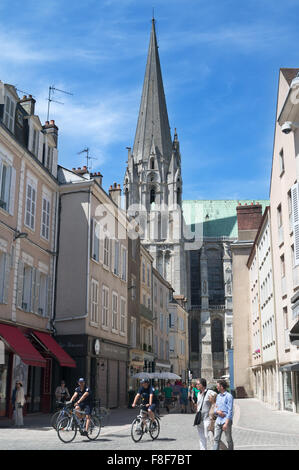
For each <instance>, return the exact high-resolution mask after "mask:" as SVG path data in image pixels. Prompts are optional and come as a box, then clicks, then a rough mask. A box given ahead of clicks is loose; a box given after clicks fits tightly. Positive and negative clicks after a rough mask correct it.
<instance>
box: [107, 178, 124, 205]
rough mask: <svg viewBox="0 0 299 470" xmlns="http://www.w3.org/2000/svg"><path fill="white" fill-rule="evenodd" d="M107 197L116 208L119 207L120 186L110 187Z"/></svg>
mask: <svg viewBox="0 0 299 470" xmlns="http://www.w3.org/2000/svg"><path fill="white" fill-rule="evenodd" d="M109 196H110V198H111V199H112V201H113V202H115V204H116V205H117V206H118V207H121V187H120V184H116V183H114V184H113V186H112V185H111V186H110V188H109Z"/></svg>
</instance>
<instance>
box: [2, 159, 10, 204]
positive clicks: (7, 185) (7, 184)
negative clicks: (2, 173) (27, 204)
mask: <svg viewBox="0 0 299 470" xmlns="http://www.w3.org/2000/svg"><path fill="white" fill-rule="evenodd" d="M10 181H11V166H7V167H6V181H5V192H4V201H5V203H6V206H5V209H6V210H7V212H8V210H9V197H10Z"/></svg>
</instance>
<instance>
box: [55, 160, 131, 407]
mask: <svg viewBox="0 0 299 470" xmlns="http://www.w3.org/2000/svg"><path fill="white" fill-rule="evenodd" d="M58 177H59V183H60V188H59V190H60V230H59V257H58V269H57V286H58V287H59V288H58V289H57V294H56V316H55V326H56V329H57V333H58V335H59V340H60V342H61V344H63V346H64V347H65V349H66V350H67V351H69V352H70V354H71V355H72V357H74V358H75V360H76V363H77V371H76V376H74V375H72V376H69V377H67V378H68V380H69V382H70V383H73V384H75V383H76V380H77V379H78V377H79V376H82V377H85V378H86V380H87V382H88V384H89V386H91V388H92V389H93V390H94V394H95V397H96V398H100V399H101V403H102V404H103V405H104V406H108V407H110V408H114V407H117V406H120V405H125V404H126V402H127V366H128V361H129V355H128V349H129V345H128V321H127V294H128V290H127V287H128V279H127V277H128V272H127V271H128V266H127V265H128V255H127V253H128V237H127V231H126V217H125V215H124V214H123V212H122V211H121V210H120V209H119V207H118V204H117V203H118V201H119V197H120V188H119V187H118V186H117V185H115V186H114V187H111V188H110V194H109V195H108V194H107V193H106V192H105V191H104V189H103V188H102V186H101V183H102V175H100V174H90V173H89V172H88V170H87V168H86V167H85V168H83V169H82V170H81V169H78V170H75V169H73V171H70V170H66V169H65V168H62V167H59V170H58Z"/></svg>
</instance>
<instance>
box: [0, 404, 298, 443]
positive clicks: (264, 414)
mask: <svg viewBox="0 0 299 470" xmlns="http://www.w3.org/2000/svg"><path fill="white" fill-rule="evenodd" d="M135 415H136V410H132V409H130V410H128V409H119V410H112V411H111V415H110V419H109V423H108V424H107V425H106V426H105V427H103V428H102V431H101V434H100V436H99V438H98V439H97V441H95V442H92V441H88V440H87V438H86V437H81V436H80V435H77V436H76V439H75V440H74V442H72V443H70V444H64V443H62V442H61V441H60V440H59V439H58V437H57V434H56V432H55V430H54V429H52V428H51V427H50V426H49V420H50V416H49V415H35V416H26V417H25V419H24V422H25V427H24V428H21V429H16V428H14V427H12V425H11V422H10V421H8V420H1V421H0V449H1V450H113V451H117V450H150V451H152V450H198V449H199V443H198V436H197V431H196V429H195V428H194V427H193V425H192V424H193V419H194V415H193V414H180V413H177V412H175V411H174V410H172V411H171V413H170V414H169V415H168V414H164V413H163V414H162V416H163V417H162V419H161V432H160V436H159V438H158V439H157V440H156V441H152V440H151V439H150V437H149V436H148V435H144V436H143V438H142V440H141V442H139V443H137V444H136V443H134V442H133V441H132V439H131V436H130V428H131V422H132V420H133V419H134V417H135ZM233 439H234V444H235V450H299V415H298V414H292V413H288V412H284V411H273V410H271V409H270V408H269V407H267V406H266V405H265V404H263V403H261V402H259V401H258V400H255V399H246V400H235V416H234V426H233Z"/></svg>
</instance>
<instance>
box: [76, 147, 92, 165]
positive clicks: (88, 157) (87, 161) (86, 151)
mask: <svg viewBox="0 0 299 470" xmlns="http://www.w3.org/2000/svg"><path fill="white" fill-rule="evenodd" d="M82 153H86V168H87V169H88V170H89V161H90V160H97V158H94V157H90V156H89V148H88V147H86V148H85V149H83V150H81V152H78V153H77V155H81V154H82Z"/></svg>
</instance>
